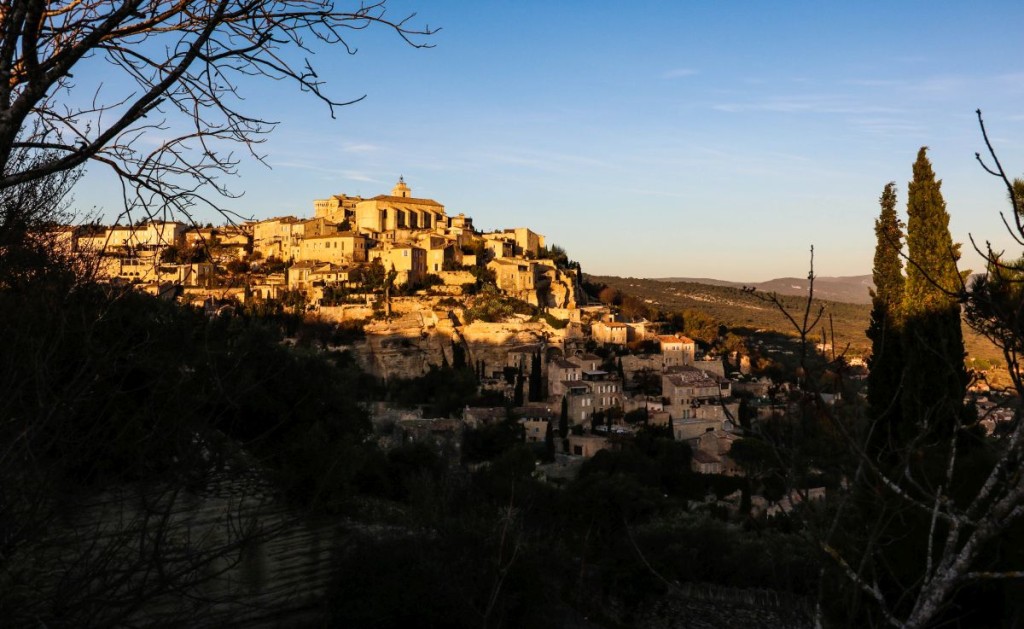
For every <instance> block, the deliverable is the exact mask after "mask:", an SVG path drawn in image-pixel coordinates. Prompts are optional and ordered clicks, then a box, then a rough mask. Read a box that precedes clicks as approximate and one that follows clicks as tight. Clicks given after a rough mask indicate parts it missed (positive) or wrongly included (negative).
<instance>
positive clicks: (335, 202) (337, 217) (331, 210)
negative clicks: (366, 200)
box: [313, 194, 363, 223]
mask: <svg viewBox="0 0 1024 629" xmlns="http://www.w3.org/2000/svg"><path fill="white" fill-rule="evenodd" d="M362 200H363V197H359V196H354V197H350V196H348V195H346V194H335V195H332V196H330V197H328V198H326V199H315V200H314V201H313V215H314V216H316V217H317V218H324V219H327V220H328V221H330V222H332V223H342V222H344V221H350V220H351V219H353V218H355V214H356V204H357V203H359V202H360V201H362Z"/></svg>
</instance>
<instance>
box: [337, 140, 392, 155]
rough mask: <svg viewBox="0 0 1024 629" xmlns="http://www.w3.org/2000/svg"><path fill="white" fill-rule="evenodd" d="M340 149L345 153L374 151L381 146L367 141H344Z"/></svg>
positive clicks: (380, 148) (378, 149)
mask: <svg viewBox="0 0 1024 629" xmlns="http://www.w3.org/2000/svg"><path fill="white" fill-rule="evenodd" d="M341 150H342V151H344V152H345V153H376V152H378V151H380V150H382V147H380V146H377V145H376V144H370V143H368V142H346V143H345V144H344V145H342V147H341Z"/></svg>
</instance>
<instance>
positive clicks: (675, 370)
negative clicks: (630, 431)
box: [661, 367, 732, 420]
mask: <svg viewBox="0 0 1024 629" xmlns="http://www.w3.org/2000/svg"><path fill="white" fill-rule="evenodd" d="M731 392H732V389H731V383H730V382H729V380H727V379H725V378H721V377H719V376H716V375H714V374H711V373H709V372H706V371H702V370H700V369H696V368H694V367H672V368H669V369H666V371H665V373H664V374H662V376H661V394H662V397H663V398H664V399H665V410H667V411H668V412H669V413H670V414H671V415H672V418H673V419H696V418H704V419H710V418H717V419H719V420H723V419H725V417H726V415H725V412H724V410H722V407H721V400H722V398H725V397H729V396H730V395H731Z"/></svg>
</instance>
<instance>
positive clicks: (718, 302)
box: [587, 275, 1002, 366]
mask: <svg viewBox="0 0 1024 629" xmlns="http://www.w3.org/2000/svg"><path fill="white" fill-rule="evenodd" d="M587 279H588V281H589V282H592V283H595V284H606V285H608V286H610V287H612V288H614V289H617V290H620V291H622V292H623V293H626V294H629V295H633V296H635V297H638V298H639V299H641V300H643V301H644V303H646V304H648V305H649V306H650V307H651V308H653V309H657V310H658V311H660V312H662V313H672V312H677V311H680V310H685V309H690V310H699V311H703V312H706V313H707V314H708V315H710V316H712V317H713V318H715V319H716V320H718V321H720V322H721V323H722V324H724V325H726V326H728V327H730V328H747V329H750V330H772V331H776V332H781V333H783V334H792V333H793V326H792V324H790V322H789V321H788V320H787V319H786V318H785V316H783V315H782V313H780V312H779V311H778V309H776V308H775V307H774V306H773V305H772V304H769V303H765V302H764V301H763V300H762V299H760V298H759V297H758V295H757V294H750V293H748V292H744V291H743V290H741V289H739V288H735V287H733V286H715V285H711V284H703V283H697V282H675V281H669V280H655V279H643V278H635V277H614V276H603V275H601V276H599V275H593V276H588V277H587ZM804 283H805V284H806V280H804ZM757 292H758V293H761V294H764V291H761V290H758V291H757ZM779 299H780V301H781V302H782V303H783V304H784V305H785V306H786V308H788V309H789V310H790V312H794V313H795V312H801V313H802V312H803V309H804V307H805V305H806V303H807V300H806V297H798V296H793V295H781V294H780V295H779ZM814 301H815V303H820V304H821V305H822V306H824V307H825V316H824V317H823V318H822V323H823V324H824V325H826V326H827V325H829V315H831V324H832V330H834V333H835V344H836V347H837V348H840V349H841V348H843V347H845V346H846V345H847V344H848V345H849V346H850V353H851V354H853V355H867V354H869V353H870V350H871V343H870V341H869V340H868V338H867V335H866V334H865V330H867V327H868V319H869V318H870V314H871V306H870V305H868V304H851V303H844V302H840V301H828V300H818V299H815V300H814ZM831 336H832V332H829V337H830V338H831ZM820 338H821V330H820V328H819V329H818V330H817V331H816V332H815V340H818V339H820ZM964 344H965V345H966V348H967V356H968V361H969V362H970V359H972V358H973V359H976V360H977V361H979V362H980V363H981V364H982V365H983V366H987V365H986V363H991V364H1001V362H1002V354H1001V352H1000V351H999V349H998V348H996V347H995V346H994V345H993V344H992V343H991V341H989V340H988V339H986V338H985V337H983V336H981V335H979V334H977V333H976V332H974V331H973V330H971V329H970V328H968V327H967V326H964Z"/></svg>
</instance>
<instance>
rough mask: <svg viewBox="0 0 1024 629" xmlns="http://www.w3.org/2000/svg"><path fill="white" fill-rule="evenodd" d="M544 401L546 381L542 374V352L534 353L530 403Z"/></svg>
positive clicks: (531, 362)
mask: <svg viewBox="0 0 1024 629" xmlns="http://www.w3.org/2000/svg"><path fill="white" fill-rule="evenodd" d="M542 399H544V381H543V378H542V374H541V362H540V351H539V350H538V351H537V352H536V353H534V355H533V357H532V359H531V361H530V401H531V402H539V401H541V400H542Z"/></svg>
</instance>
